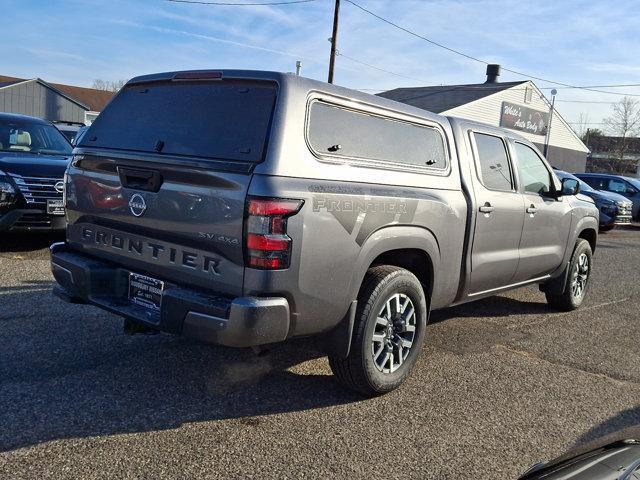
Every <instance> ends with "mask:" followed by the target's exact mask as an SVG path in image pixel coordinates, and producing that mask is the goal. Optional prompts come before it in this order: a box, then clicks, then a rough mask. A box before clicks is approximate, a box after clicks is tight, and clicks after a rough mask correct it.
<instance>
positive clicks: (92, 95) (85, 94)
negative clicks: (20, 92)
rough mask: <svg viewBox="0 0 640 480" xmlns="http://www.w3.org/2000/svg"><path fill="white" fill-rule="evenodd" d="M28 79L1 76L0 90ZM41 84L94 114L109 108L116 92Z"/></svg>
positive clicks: (57, 84)
mask: <svg viewBox="0 0 640 480" xmlns="http://www.w3.org/2000/svg"><path fill="white" fill-rule="evenodd" d="M27 80H28V79H25V78H16V77H8V76H5V75H0V88H2V87H8V86H10V85H13V84H17V83H21V82H25V81H27ZM38 80H40V81H41V82H44V83H46V84H47V85H49V86H51V87H53V88H54V89H55V90H58V91H59V92H61V93H63V94H64V95H66V96H68V97H71V98H72V99H74V100H76V101H77V102H79V103H81V104H82V105H84V106H86V107H88V108H89V110H90V111H92V112H100V111H102V110H103V109H104V107H106V106H107V103H109V102H110V101H111V99H112V98H113V96H114V95H115V93H114V92H107V91H105V90H97V89H95V88H85V87H75V86H73V85H65V84H62V83H49V82H45V81H44V80H41V79H38Z"/></svg>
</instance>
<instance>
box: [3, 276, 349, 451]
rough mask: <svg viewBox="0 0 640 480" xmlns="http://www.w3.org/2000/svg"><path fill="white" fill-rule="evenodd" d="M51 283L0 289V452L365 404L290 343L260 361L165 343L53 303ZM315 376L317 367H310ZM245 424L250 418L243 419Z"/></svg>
mask: <svg viewBox="0 0 640 480" xmlns="http://www.w3.org/2000/svg"><path fill="white" fill-rule="evenodd" d="M50 291H51V283H50V282H34V283H29V284H25V285H24V286H21V287H9V288H4V289H0V304H1V305H2V306H3V308H2V310H1V311H0V358H1V359H2V361H1V362H0V425H1V427H0V451H6V450H11V449H15V448H20V447H24V446H29V445H34V444H38V443H41V442H46V441H50V440H56V439H63V438H70V437H87V436H98V435H113V434H118V433H127V432H141V431H154V430H162V429H171V428H176V427H178V426H180V425H181V424H183V423H185V422H200V421H209V420H217V419H234V418H236V419H241V421H242V422H243V423H247V422H248V423H247V425H249V424H250V426H255V425H258V424H259V423H260V419H259V418H250V419H249V418H246V417H257V416H260V415H270V414H277V413H282V412H292V411H302V410H307V409H315V408H322V407H327V406H331V405H338V404H344V403H349V402H355V401H358V400H361V398H360V397H358V396H356V395H355V394H351V393H349V392H347V391H345V390H344V389H342V388H341V387H339V386H338V384H337V383H336V382H335V380H334V378H333V377H332V376H331V375H330V374H329V370H328V367H326V369H327V374H326V375H317V374H307V373H306V371H307V369H306V368H305V365H304V362H306V361H309V360H311V361H313V360H314V359H317V358H318V357H320V354H318V353H314V351H313V347H312V345H309V344H308V343H306V342H292V343H289V344H287V345H280V346H275V347H273V349H272V350H271V352H270V353H268V354H266V355H264V356H256V355H255V354H254V353H253V352H252V351H251V350H249V349H246V350H244V349H243V350H238V349H227V348H221V347H216V346H212V345H206V344H201V343H197V342H194V341H190V340H188V339H184V338H181V337H173V336H169V335H163V334H160V335H151V336H145V335H137V336H125V335H124V334H122V333H121V325H122V324H121V320H120V319H119V318H117V317H115V316H112V315H109V314H106V313H103V312H102V311H100V310H98V309H96V308H93V307H89V306H82V305H80V306H78V305H67V304H64V303H62V302H61V301H59V300H58V299H56V298H54V297H53V296H52V295H51V293H50ZM313 371H316V372H317V365H316V366H315V368H314V369H313ZM242 419H244V420H242Z"/></svg>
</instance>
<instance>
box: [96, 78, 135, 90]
mask: <svg viewBox="0 0 640 480" xmlns="http://www.w3.org/2000/svg"><path fill="white" fill-rule="evenodd" d="M125 83H127V81H126V80H122V79H121V80H116V81H111V80H102V79H101V78H97V79H95V80H94V81H93V85H92V88H95V89H96V90H106V91H107V92H117V91H118V90H120V89H121V88H122V87H124V84H125Z"/></svg>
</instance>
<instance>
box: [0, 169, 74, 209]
mask: <svg viewBox="0 0 640 480" xmlns="http://www.w3.org/2000/svg"><path fill="white" fill-rule="evenodd" d="M9 175H10V176H11V178H12V179H13V181H14V182H15V184H16V186H17V187H18V189H19V190H20V193H22V196H23V197H24V199H25V201H26V202H27V204H29V205H34V206H35V205H37V206H43V207H46V206H47V200H61V199H62V191H58V190H56V185H58V188H60V189H61V187H62V185H63V182H62V179H61V178H44V177H23V176H20V175H15V174H9Z"/></svg>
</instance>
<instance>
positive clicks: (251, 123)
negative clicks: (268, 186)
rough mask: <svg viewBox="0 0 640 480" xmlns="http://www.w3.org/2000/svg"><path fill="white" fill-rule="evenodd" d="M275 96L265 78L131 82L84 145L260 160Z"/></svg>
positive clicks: (104, 113)
mask: <svg viewBox="0 0 640 480" xmlns="http://www.w3.org/2000/svg"><path fill="white" fill-rule="evenodd" d="M275 99H276V85H275V83H272V82H264V81H263V82H260V81H239V80H222V81H215V82H211V81H209V82H171V81H164V82H153V83H148V84H136V85H129V86H126V87H124V88H123V89H122V90H121V91H120V93H118V95H117V96H116V97H115V98H114V99H113V100H112V101H111V103H110V104H109V105H108V106H107V108H106V109H105V110H104V111H103V112H102V113H101V114H100V115H99V116H98V118H97V119H96V121H95V122H94V123H93V124H92V125H91V129H90V130H89V132H88V134H87V135H85V136H84V137H83V138H82V139H81V141H80V144H79V146H80V147H98V148H110V149H121V150H133V151H139V152H149V153H162V154H167V155H185V156H195V157H206V158H211V159H224V160H233V161H243V162H259V161H261V160H262V159H263V156H264V151H265V146H266V143H267V137H268V134H269V125H270V122H271V116H272V113H273V109H274V104H275Z"/></svg>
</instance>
